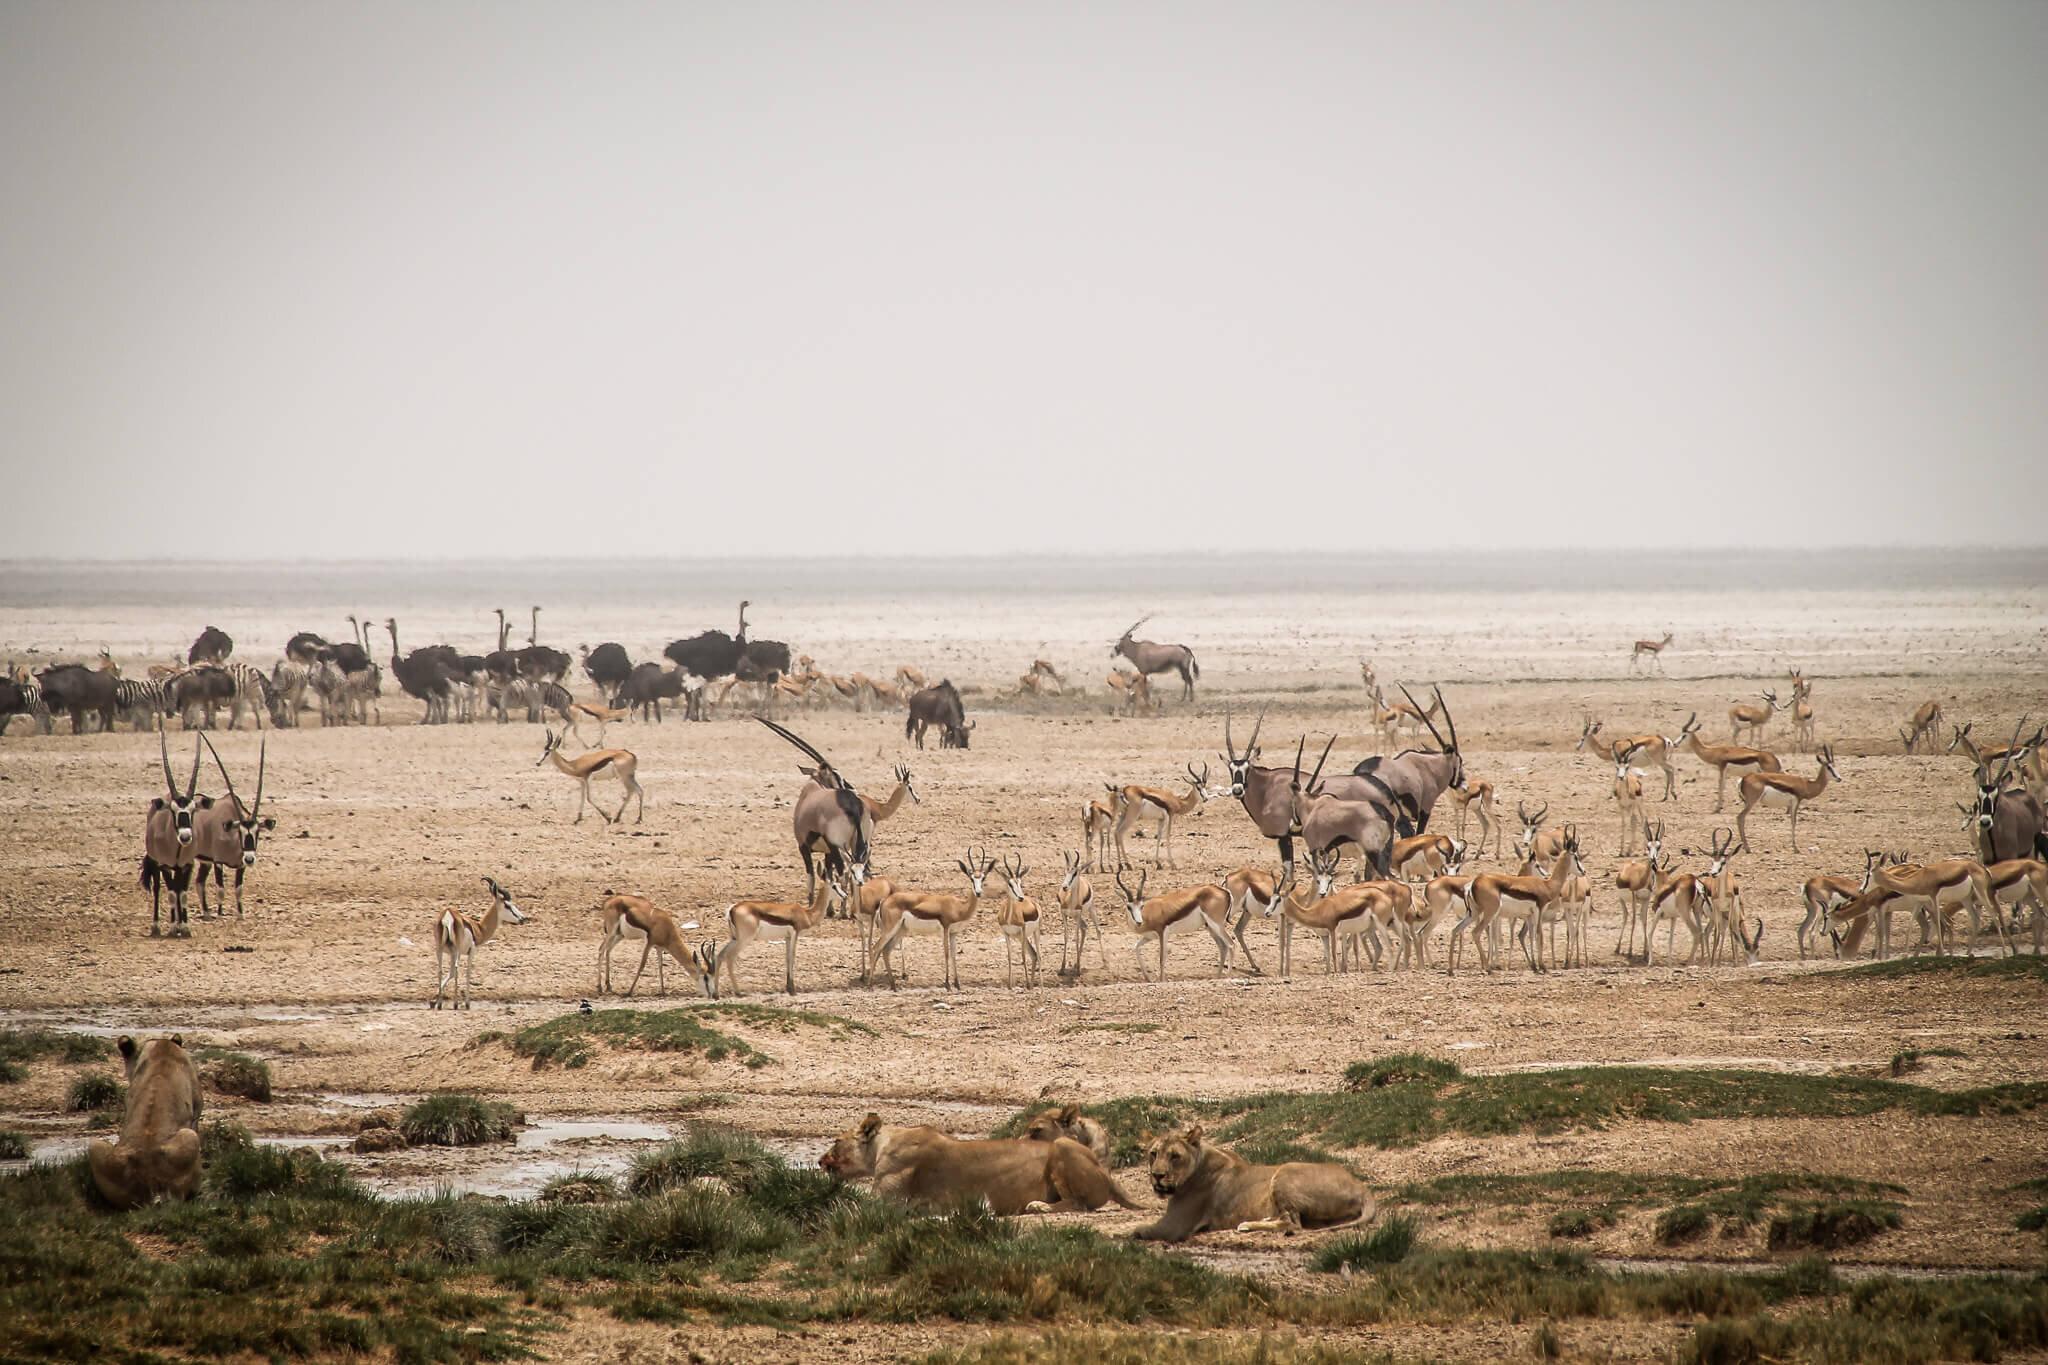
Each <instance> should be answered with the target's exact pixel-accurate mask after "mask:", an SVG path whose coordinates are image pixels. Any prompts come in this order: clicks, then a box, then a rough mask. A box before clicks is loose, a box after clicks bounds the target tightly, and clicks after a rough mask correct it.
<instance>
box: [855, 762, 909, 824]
mask: <svg viewBox="0 0 2048 1365" xmlns="http://www.w3.org/2000/svg"><path fill="white" fill-rule="evenodd" d="M906 796H908V797H909V798H910V804H911V805H913V806H916V805H922V804H923V803H924V798H923V797H921V796H919V795H918V794H917V788H916V787H914V786H912V785H911V784H910V769H908V768H906V767H904V766H903V765H902V764H901V763H898V764H897V765H896V785H895V786H894V787H892V788H891V789H890V791H889V798H888V799H887V800H886V801H877V800H876V799H875V798H874V797H872V796H863V797H862V798H861V799H860V803H861V805H862V806H863V807H864V808H865V809H866V810H867V813H868V822H869V824H871V825H879V824H881V823H882V822H883V821H884V820H886V819H888V818H889V817H890V816H892V815H894V814H895V813H896V812H897V811H898V810H899V809H901V808H902V805H903V798H904V797H906Z"/></svg>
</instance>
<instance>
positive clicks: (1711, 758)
mask: <svg viewBox="0 0 2048 1365" xmlns="http://www.w3.org/2000/svg"><path fill="white" fill-rule="evenodd" d="M1678 738H1679V742H1680V743H1681V744H1683V745H1684V746H1685V747H1686V748H1688V749H1690V750H1691V751H1692V754H1693V757H1695V758H1697V759H1699V760H1700V762H1702V763H1705V764H1707V765H1709V766H1710V767H1712V768H1714V769H1715V770H1716V771H1717V772H1718V773H1719V777H1718V778H1717V779H1716V781H1715V783H1714V809H1715V810H1716V811H1719V810H1720V809H1721V808H1722V807H1723V806H1725V805H1726V804H1727V800H1728V775H1729V774H1730V773H1733V774H1734V775H1735V776H1736V778H1737V779H1741V778H1743V777H1747V776H1748V775H1749V774H1751V773H1775V772H1780V771H1782V770H1783V769H1782V765H1781V764H1779V762H1778V756H1777V755H1776V754H1774V753H1772V752H1771V751H1770V750H1768V749H1745V748H1743V747H1742V746H1741V745H1739V744H1709V743H1707V742H1706V741H1705V740H1703V739H1701V738H1700V727H1699V712H1697V711H1695V712H1693V714H1692V715H1690V716H1688V717H1686V721H1685V724H1684V725H1683V726H1682V727H1681V728H1680V729H1679V732H1678Z"/></svg>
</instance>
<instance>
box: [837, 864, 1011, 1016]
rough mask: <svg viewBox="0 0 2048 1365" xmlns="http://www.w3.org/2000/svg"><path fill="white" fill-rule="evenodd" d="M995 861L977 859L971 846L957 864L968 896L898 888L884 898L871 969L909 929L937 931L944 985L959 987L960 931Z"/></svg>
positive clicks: (893, 982)
mask: <svg viewBox="0 0 2048 1365" xmlns="http://www.w3.org/2000/svg"><path fill="white" fill-rule="evenodd" d="M970 860H971V861H970ZM995 865H996V860H995V859H993V858H988V859H985V860H984V859H976V857H975V852H974V850H973V849H972V848H969V849H968V850H967V859H965V860H961V861H959V862H956V863H955V864H954V866H956V867H958V868H959V869H960V874H961V875H962V876H964V877H966V878H967V891H968V893H967V894H966V895H965V896H953V895H947V894H944V893H942V892H937V891H898V892H897V893H896V894H895V895H893V896H890V897H888V898H887V899H886V900H884V901H883V902H882V907H881V909H880V910H879V911H878V912H877V913H876V916H875V943H874V947H872V948H871V949H869V950H868V967H869V969H870V970H871V971H872V970H873V968H874V964H875V963H876V962H877V961H879V960H881V959H882V958H883V957H884V956H885V955H886V954H887V953H888V951H889V949H890V948H891V947H892V946H893V945H894V944H895V943H896V942H897V940H899V939H900V938H902V937H903V936H904V935H905V934H906V933H916V934H937V935H938V936H939V941H940V945H941V948H942V950H943V957H944V972H945V981H944V985H945V987H946V989H948V990H958V989H960V958H959V952H958V948H959V944H958V942H957V939H958V935H959V932H960V930H961V929H962V928H964V927H965V926H966V925H967V923H968V922H969V921H970V920H972V919H973V918H974V912H975V910H976V909H978V908H979V907H980V905H981V898H982V894H983V890H984V888H985V886H986V885H987V882H988V874H989V873H990V872H992V871H994V870H995ZM889 987H890V989H892V990H893V989H895V987H896V972H895V969H894V968H893V967H891V968H890V971H889Z"/></svg>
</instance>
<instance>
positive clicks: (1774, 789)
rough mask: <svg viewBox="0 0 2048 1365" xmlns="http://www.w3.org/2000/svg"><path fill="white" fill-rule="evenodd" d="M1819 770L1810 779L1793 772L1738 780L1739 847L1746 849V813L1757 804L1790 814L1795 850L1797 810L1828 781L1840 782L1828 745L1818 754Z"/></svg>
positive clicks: (1747, 825)
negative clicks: (1740, 837) (1739, 790)
mask: <svg viewBox="0 0 2048 1365" xmlns="http://www.w3.org/2000/svg"><path fill="white" fill-rule="evenodd" d="M1818 759H1819V763H1820V770H1819V771H1818V772H1817V773H1815V774H1814V776H1812V777H1800V776H1799V775H1797V774H1796V773H1751V774H1749V775H1748V776H1747V777H1745V778H1743V779H1742V782H1741V784H1740V786H1741V791H1742V809H1741V811H1740V812H1738V813H1737V814H1736V816H1735V828H1736V829H1737V830H1738V831H1740V832H1741V834H1742V844H1741V847H1742V848H1744V849H1747V848H1748V847H1749V813H1750V812H1751V811H1753V810H1755V809H1756V808H1757V807H1758V806H1759V805H1765V806H1775V807H1778V808H1779V809H1781V810H1786V811H1789V812H1791V815H1792V833H1791V836H1790V837H1791V845H1790V847H1791V848H1792V850H1793V851H1794V852H1797V851H1798V849H1799V808H1800V807H1801V806H1803V805H1805V804H1806V803H1807V802H1808V801H1814V800H1818V799H1819V798H1820V794H1821V793H1822V792H1824V791H1826V790H1827V789H1828V779H1829V778H1833V779H1834V780H1835V781H1837V782H1840V781H1841V780H1842V774H1841V772H1840V770H1839V769H1837V768H1836V767H1835V751H1834V747H1833V746H1832V745H1826V744H1823V745H1822V746H1821V750H1820V753H1819V755H1818Z"/></svg>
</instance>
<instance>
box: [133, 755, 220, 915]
mask: <svg viewBox="0 0 2048 1365" xmlns="http://www.w3.org/2000/svg"><path fill="white" fill-rule="evenodd" d="M156 746H157V757H158V759H159V760H160V761H161V762H162V763H163V769H164V794H163V795H162V796H159V797H157V798H156V799H155V800H154V801H151V802H150V803H149V813H148V815H147V816H145V817H144V819H143V826H142V885H143V886H144V887H146V888H148V890H149V936H150V937H151V938H158V937H161V936H162V934H163V925H162V918H161V917H162V913H163V890H164V887H165V885H166V884H168V885H169V886H170V889H171V937H172V938H190V937H191V936H192V927H191V925H190V923H189V922H188V921H187V919H186V917H185V892H186V890H187V889H188V888H190V886H191V885H192V868H193V864H194V861H195V860H196V858H197V857H198V848H197V840H198V835H197V834H196V832H195V831H194V829H193V822H194V820H195V818H196V817H197V815H198V814H199V813H200V812H201V811H203V810H205V809H206V808H207V807H208V806H211V805H212V804H213V798H211V797H207V796H201V795H199V741H198V740H197V739H194V740H193V741H192V778H191V780H190V781H188V782H187V783H186V784H185V790H184V792H183V793H182V794H181V793H180V792H179V791H178V782H177V779H176V778H174V777H172V776H171V751H170V746H169V744H168V743H167V742H166V741H165V739H164V722H163V718H162V717H161V716H159V717H158V718H157V722H156Z"/></svg>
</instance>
